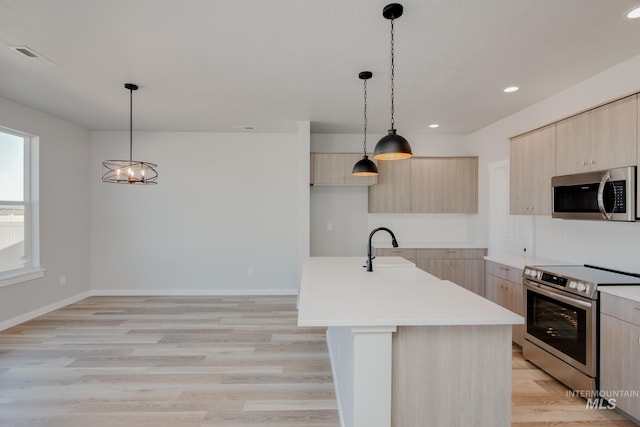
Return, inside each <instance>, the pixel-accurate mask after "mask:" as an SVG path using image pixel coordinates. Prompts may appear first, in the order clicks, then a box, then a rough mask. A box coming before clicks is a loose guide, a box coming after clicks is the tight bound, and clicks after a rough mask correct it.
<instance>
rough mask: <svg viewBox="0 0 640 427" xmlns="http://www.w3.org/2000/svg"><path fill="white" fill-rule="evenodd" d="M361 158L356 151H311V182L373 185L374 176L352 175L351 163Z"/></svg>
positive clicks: (316, 183) (374, 181)
mask: <svg viewBox="0 0 640 427" xmlns="http://www.w3.org/2000/svg"><path fill="white" fill-rule="evenodd" d="M360 159H362V154H358V153H311V184H313V185H373V184H375V183H376V182H377V177H375V176H353V175H351V171H352V170H353V165H355V164H356V162H357V161H358V160H360Z"/></svg>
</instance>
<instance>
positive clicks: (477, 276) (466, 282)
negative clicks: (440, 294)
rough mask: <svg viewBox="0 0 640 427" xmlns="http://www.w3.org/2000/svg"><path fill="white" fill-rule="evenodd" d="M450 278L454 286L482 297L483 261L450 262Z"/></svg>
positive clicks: (463, 260) (464, 260) (461, 260)
mask: <svg viewBox="0 0 640 427" xmlns="http://www.w3.org/2000/svg"><path fill="white" fill-rule="evenodd" d="M450 269H451V270H450V277H449V279H448V280H451V281H452V282H453V283H455V284H456V285H460V286H462V287H463V288H465V289H468V290H470V291H471V292H474V293H476V294H478V295H480V296H484V294H485V291H484V279H485V275H484V260H483V259H459V260H451V261H450Z"/></svg>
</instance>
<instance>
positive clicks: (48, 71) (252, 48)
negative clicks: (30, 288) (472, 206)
mask: <svg viewBox="0 0 640 427" xmlns="http://www.w3.org/2000/svg"><path fill="white" fill-rule="evenodd" d="M387 3H388V1H385V0H343V1H340V2H339V1H336V0H315V1H314V0H225V1H219V0H0V96H3V97H6V98H10V99H13V100H15V101H18V102H21V103H23V104H26V105H29V106H32V107H34V108H37V109H39V110H42V111H45V112H48V113H50V114H52V115H55V116H58V117H61V118H63V119H66V120H69V121H71V122H74V123H77V124H79V125H82V126H85V127H87V128H89V129H94V130H111V129H113V130H123V129H128V126H129V122H128V114H129V104H128V97H129V94H128V91H127V90H125V89H124V88H123V84H124V83H126V82H133V83H137V84H139V85H140V90H139V91H138V92H136V93H135V94H134V128H135V129H137V130H157V131H216V132H229V131H233V128H232V126H237V125H254V126H256V127H257V131H258V132H283V131H284V132H291V131H295V129H296V121H298V120H310V121H311V122H312V131H313V132H316V133H359V132H362V121H363V120H362V106H363V99H362V96H363V87H362V81H361V80H359V79H358V73H359V72H360V71H363V70H370V71H372V72H373V78H372V79H371V80H369V82H368V89H369V97H368V99H369V102H368V106H369V108H368V109H369V129H370V132H372V133H384V132H385V131H386V129H388V127H389V117H390V113H389V108H390V89H389V87H390V81H389V79H390V71H389V68H390V49H389V46H390V45H389V40H390V34H389V31H390V22H389V21H388V20H386V19H384V18H383V17H382V8H383V6H384V5H385V4H387ZM402 3H403V5H404V8H405V12H404V15H403V16H402V17H400V18H399V19H397V20H396V22H395V24H396V25H395V26H396V85H395V86H396V98H395V99H396V127H397V128H398V133H400V134H420V133H423V134H430V133H441V134H467V133H470V132H472V131H474V130H477V129H480V128H482V127H484V126H486V125H488V124H490V123H493V122H495V121H496V120H499V119H500V118H502V117H505V116H508V115H510V114H512V113H514V112H516V111H518V110H520V109H522V108H524V107H526V106H528V105H531V104H533V103H535V102H537V101H539V100H541V99H544V98H546V97H548V96H550V95H552V94H554V93H557V92H559V91H561V90H562V89H565V88H567V87H569V86H572V85H574V84H576V83H578V82H580V81H582V80H584V79H586V78H588V77H590V76H592V75H594V74H596V73H598V72H600V71H603V70H605V69H607V68H610V67H611V66H613V65H615V64H618V63H620V62H623V61H624V60H626V59H628V58H631V57H633V56H636V55H638V54H640V19H638V20H629V19H626V18H625V17H624V14H625V12H626V11H627V10H629V9H630V8H631V7H633V6H635V5H636V4H640V0H403V1H402ZM7 45H27V46H29V47H30V48H32V49H33V50H35V51H36V52H38V53H40V54H42V55H44V56H45V57H47V58H49V59H50V60H51V61H53V62H55V64H57V65H56V66H53V65H45V64H42V63H40V62H38V61H29V60H27V59H26V58H23V57H21V56H20V55H19V54H17V53H15V52H13V51H12V50H10V49H8V48H7V47H6V46H7ZM509 85H518V86H520V87H521V88H522V89H521V90H520V91H518V92H515V93H513V94H505V93H503V92H502V89H503V88H504V87H506V86H509ZM639 89H640V81H639ZM0 120H1V118H0ZM434 122H437V123H440V125H441V126H440V128H439V129H435V130H434V129H429V127H428V125H429V124H430V123H434Z"/></svg>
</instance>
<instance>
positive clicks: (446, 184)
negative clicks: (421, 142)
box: [411, 157, 478, 213]
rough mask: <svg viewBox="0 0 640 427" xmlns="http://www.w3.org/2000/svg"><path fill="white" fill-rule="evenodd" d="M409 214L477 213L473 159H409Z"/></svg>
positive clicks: (474, 163) (476, 189) (476, 182)
mask: <svg viewBox="0 0 640 427" xmlns="http://www.w3.org/2000/svg"><path fill="white" fill-rule="evenodd" d="M411 162H412V164H411V212H412V213H477V212H478V158H477V157H418V158H415V157H414V158H412V159H411Z"/></svg>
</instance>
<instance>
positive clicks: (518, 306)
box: [502, 280, 524, 346]
mask: <svg viewBox="0 0 640 427" xmlns="http://www.w3.org/2000/svg"><path fill="white" fill-rule="evenodd" d="M502 284H503V285H504V286H505V290H506V294H507V295H506V296H505V308H506V309H508V310H511V311H513V312H514V313H516V314H519V315H520V316H523V317H524V288H523V287H522V284H520V283H514V282H509V281H506V280H505V281H502ZM511 333H512V338H511V339H512V340H513V341H514V342H515V343H516V344H518V345H519V346H522V343H523V342H522V341H523V339H524V325H513V328H512V331H511Z"/></svg>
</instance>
